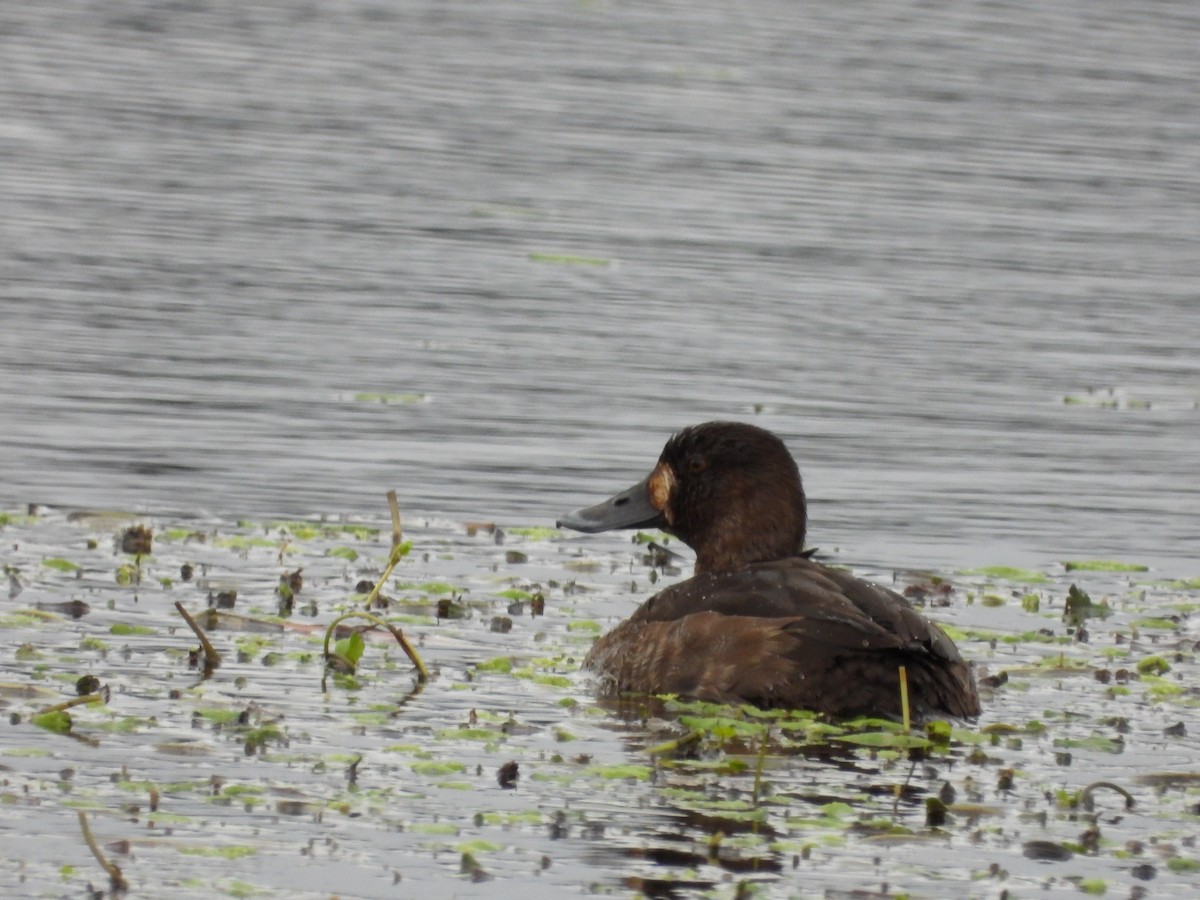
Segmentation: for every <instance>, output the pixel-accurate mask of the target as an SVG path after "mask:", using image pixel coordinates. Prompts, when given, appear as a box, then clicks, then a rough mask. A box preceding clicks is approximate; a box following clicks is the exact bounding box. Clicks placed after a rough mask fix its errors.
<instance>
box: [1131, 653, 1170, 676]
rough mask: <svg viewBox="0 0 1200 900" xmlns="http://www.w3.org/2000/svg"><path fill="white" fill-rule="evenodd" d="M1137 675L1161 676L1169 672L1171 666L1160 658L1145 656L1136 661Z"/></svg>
mask: <svg viewBox="0 0 1200 900" xmlns="http://www.w3.org/2000/svg"><path fill="white" fill-rule="evenodd" d="M1137 670H1138V674H1139V675H1163V674H1165V673H1167V672H1170V671H1171V664H1170V663H1169V662H1167V661H1166V659H1165V658H1163V657H1161V656H1147V657H1144V658H1142V659H1140V660H1138V664H1137Z"/></svg>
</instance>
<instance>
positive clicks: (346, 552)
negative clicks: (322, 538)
mask: <svg viewBox="0 0 1200 900" xmlns="http://www.w3.org/2000/svg"><path fill="white" fill-rule="evenodd" d="M325 555H326V556H332V557H334V558H335V559H344V560H346V562H357V561H358V551H357V550H355V549H354V548H353V547H330V548H329V549H328V550H326V551H325Z"/></svg>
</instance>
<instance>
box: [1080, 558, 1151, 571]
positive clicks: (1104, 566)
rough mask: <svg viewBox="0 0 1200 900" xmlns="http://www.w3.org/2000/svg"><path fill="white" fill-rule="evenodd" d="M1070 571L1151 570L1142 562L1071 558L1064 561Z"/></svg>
mask: <svg viewBox="0 0 1200 900" xmlns="http://www.w3.org/2000/svg"><path fill="white" fill-rule="evenodd" d="M1063 568H1065V569H1066V570H1067V571H1068V572H1149V571H1150V567H1149V566H1143V565H1141V564H1140V563H1124V562H1116V561H1115V560H1111V559H1069V560H1064V561H1063Z"/></svg>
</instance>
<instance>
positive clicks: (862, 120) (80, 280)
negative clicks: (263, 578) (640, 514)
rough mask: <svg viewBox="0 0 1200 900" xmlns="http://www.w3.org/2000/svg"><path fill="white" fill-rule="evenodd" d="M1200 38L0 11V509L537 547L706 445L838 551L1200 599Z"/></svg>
mask: <svg viewBox="0 0 1200 900" xmlns="http://www.w3.org/2000/svg"><path fill="white" fill-rule="evenodd" d="M1198 38H1200V11H1198V10H1196V9H1193V8H1192V7H1190V6H1186V5H1179V4H1172V3H1151V4H1142V5H1139V7H1138V9H1137V10H1136V11H1135V10H1130V9H1128V8H1127V6H1126V5H1125V4H1119V3H1115V2H1104V3H1082V2H1079V3H1067V4H1061V3H1060V4H1052V5H1049V6H1047V5H1044V4H1033V3H994V4H966V3H961V4H948V5H929V4H922V3H916V2H913V3H894V2H888V3H868V4H851V5H830V6H828V7H822V8H815V9H804V10H803V11H801V10H798V9H797V7H796V6H795V4H792V3H783V2H776V3H757V4H754V6H753V7H748V6H742V5H738V4H733V5H731V4H728V3H686V4H685V3H658V4H653V5H650V6H646V5H644V4H625V3H617V2H607V3H606V2H599V3H569V4H538V3H522V2H502V3H487V4H475V3H465V2H461V3H453V4H448V3H439V4H436V5H427V4H416V3H400V2H397V3H386V4H385V3H369V2H355V0H345V2H338V3H321V4H299V3H283V2H266V3H258V4H254V5H247V4H243V3H235V2H217V0H213V2H188V3H177V4H170V5H166V6H163V5H161V4H148V3H144V2H133V0H130V2H124V3H112V4H105V5H104V6H103V7H96V6H95V5H94V4H87V3H81V2H64V3H57V4H50V5H37V4H34V5H25V6H10V7H9V8H7V9H5V10H4V11H3V12H0V202H2V204H3V215H2V216H0V271H2V273H3V277H2V278H0V323H2V324H0V328H2V329H3V330H2V333H0V373H2V378H3V382H2V388H0V503H2V504H3V505H4V506H8V507H12V506H21V505H24V504H25V503H28V502H39V503H46V504H51V505H58V506H65V507H69V508H74V507H118V508H133V509H137V510H142V511H148V512H156V513H159V514H163V515H168V514H170V515H205V514H212V515H216V516H223V517H238V516H258V517H262V516H272V515H292V516H294V515H309V514H325V513H339V512H348V513H352V514H362V513H375V514H381V513H382V510H383V502H382V494H383V492H384V491H385V490H387V489H388V488H396V489H397V491H398V492H399V494H400V498H401V505H402V507H403V508H404V510H405V512H406V514H408V515H410V516H432V517H440V518H446V519H451V520H462V519H496V520H500V521H514V522H520V523H534V524H536V523H546V524H549V523H550V522H552V520H553V519H554V518H555V516H556V515H558V514H559V513H561V512H563V511H565V510H567V509H570V508H574V507H576V506H579V505H582V504H583V503H586V502H592V501H593V500H595V499H598V498H599V497H600V496H603V495H607V493H608V492H610V491H611V490H613V489H616V488H618V487H623V486H625V485H626V484H628V483H631V482H632V481H633V480H635V479H637V478H639V477H640V476H641V475H642V474H644V472H645V471H646V470H647V469H648V468H649V466H650V465H651V464H652V462H653V460H654V458H655V457H656V455H657V453H658V450H659V448H660V446H661V444H662V442H663V440H664V439H665V437H666V436H667V435H668V434H669V433H670V432H671V431H672V430H673V429H675V428H677V427H679V426H682V425H685V424H690V423H693V422H697V421H702V420H705V419H710V418H739V419H753V420H754V421H756V422H759V423H760V424H762V425H764V426H766V427H768V428H771V429H773V430H775V431H778V432H779V433H781V434H782V435H784V436H785V437H786V439H787V440H788V442H789V444H790V446H791V447H792V448H793V450H794V451H795V453H796V455H797V457H798V459H799V460H800V463H801V467H802V470H803V472H804V474H805V477H806V484H807V487H808V491H809V494H810V496H811V497H812V499H813V510H812V517H811V518H812V534H811V539H812V541H813V542H814V543H816V544H818V545H820V546H822V547H824V548H835V547H836V548H841V549H842V550H843V552H845V553H846V554H847V555H848V556H849V557H850V558H852V559H855V560H863V561H869V562H871V563H872V564H878V565H880V566H884V567H893V566H905V565H929V566H938V567H946V566H959V565H978V564H983V563H996V562H1002V563H1010V564H1029V565H1045V564H1048V563H1052V562H1053V561H1055V560H1059V559H1066V558H1071V557H1081V556H1082V557H1116V558H1120V559H1129V560H1132V561H1136V562H1142V563H1148V564H1151V565H1153V566H1155V568H1156V569H1157V570H1158V571H1159V572H1161V573H1163V574H1167V575H1174V574H1183V575H1194V574H1195V565H1194V559H1195V552H1196V551H1195V548H1196V540H1197V537H1198V531H1197V529H1198V526H1197V522H1198V521H1200V490H1198V489H1197V478H1196V476H1197V467H1196V462H1195V458H1196V454H1195V448H1196V446H1197V445H1198V439H1200V412H1198V411H1197V403H1198V401H1200V358H1198V357H1197V355H1196V353H1195V348H1196V346H1197V345H1198V344H1200V316H1198V315H1197V303H1198V302H1200V297H1198V296H1197V282H1196V279H1195V271H1196V259H1197V258H1200V216H1197V215H1196V210H1197V208H1200V175H1198V174H1197V173H1200V99H1198V98H1197V94H1196V91H1195V85H1196V83H1197V82H1198V79H1200V62H1198V61H1197V58H1196V54H1195V47H1196V45H1197V40H1198ZM1089 388H1094V389H1097V390H1098V391H1100V392H1101V393H1102V394H1104V395H1105V396H1106V394H1105V393H1104V392H1107V391H1108V390H1109V389H1115V391H1116V396H1117V398H1118V400H1119V401H1120V404H1119V408H1115V409H1114V408H1105V407H1102V406H1093V405H1066V404H1064V402H1063V399H1064V397H1066V396H1076V397H1087V396H1088V394H1087V391H1088V389H1089ZM364 393H389V394H396V395H410V394H411V395H420V400H419V402H394V403H390V404H387V405H380V404H377V403H371V402H367V401H364V400H361V399H357V398H358V396H359V395H361V394H364ZM405 399H410V400H411V399H413V398H411V397H406V398H405ZM1146 404H1148V408H1147V406H1146Z"/></svg>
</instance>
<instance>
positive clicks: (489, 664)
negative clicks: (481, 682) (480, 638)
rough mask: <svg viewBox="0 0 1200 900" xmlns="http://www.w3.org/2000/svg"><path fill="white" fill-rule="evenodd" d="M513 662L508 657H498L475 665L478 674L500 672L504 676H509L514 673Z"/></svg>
mask: <svg viewBox="0 0 1200 900" xmlns="http://www.w3.org/2000/svg"><path fill="white" fill-rule="evenodd" d="M512 667H513V661H512V658H511V657H508V656H497V657H494V658H493V659H486V660H484V661H483V662H481V663H476V664H475V671H476V672H499V673H501V674H502V675H507V674H508V673H509V672H511V671H512Z"/></svg>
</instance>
